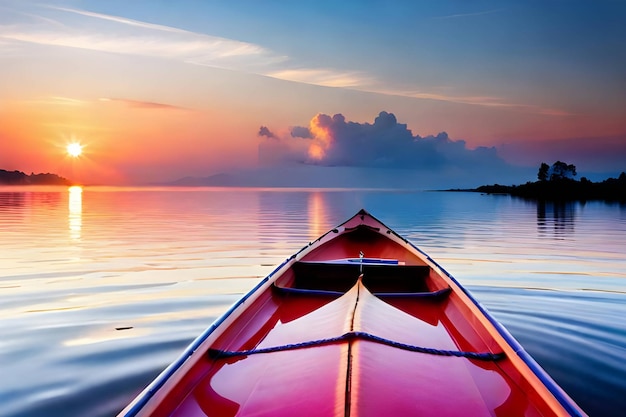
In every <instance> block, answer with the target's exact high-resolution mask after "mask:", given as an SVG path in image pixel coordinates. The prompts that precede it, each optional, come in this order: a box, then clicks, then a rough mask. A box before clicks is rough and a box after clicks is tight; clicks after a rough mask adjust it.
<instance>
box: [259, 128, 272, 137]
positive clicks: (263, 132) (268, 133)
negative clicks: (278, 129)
mask: <svg viewBox="0 0 626 417" xmlns="http://www.w3.org/2000/svg"><path fill="white" fill-rule="evenodd" d="M257 134H258V135H259V136H265V137H268V138H275V137H276V136H275V135H274V134H273V133H272V132H271V131H270V130H269V129H268V128H267V126H261V127H260V128H259V133H257Z"/></svg>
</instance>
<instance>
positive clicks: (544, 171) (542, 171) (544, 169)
mask: <svg viewBox="0 0 626 417" xmlns="http://www.w3.org/2000/svg"><path fill="white" fill-rule="evenodd" d="M549 169H550V165H548V164H546V163H545V162H542V163H541V166H540V167H539V172H538V173H537V178H538V179H539V181H547V180H548V170H549Z"/></svg>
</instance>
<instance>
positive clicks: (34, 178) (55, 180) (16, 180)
mask: <svg viewBox="0 0 626 417" xmlns="http://www.w3.org/2000/svg"><path fill="white" fill-rule="evenodd" d="M0 185H72V182H71V181H70V180H68V179H66V178H63V177H60V176H58V175H56V174H50V173H45V174H34V173H31V174H30V175H28V174H25V173H23V172H22V171H7V170H4V169H0Z"/></svg>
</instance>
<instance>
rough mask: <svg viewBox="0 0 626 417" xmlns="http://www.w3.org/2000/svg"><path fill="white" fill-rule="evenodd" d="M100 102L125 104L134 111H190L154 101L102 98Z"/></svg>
mask: <svg viewBox="0 0 626 417" xmlns="http://www.w3.org/2000/svg"><path fill="white" fill-rule="evenodd" d="M98 100H99V101H103V102H114V103H121V104H125V105H127V106H128V107H131V108H133V109H156V110H188V109H187V108H185V107H180V106H175V105H172V104H165V103H155V102H153V101H141V100H129V99H125V98H105V97H103V98H100V99H98Z"/></svg>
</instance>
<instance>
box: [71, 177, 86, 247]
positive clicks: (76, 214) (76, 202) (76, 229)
mask: <svg viewBox="0 0 626 417" xmlns="http://www.w3.org/2000/svg"><path fill="white" fill-rule="evenodd" d="M68 191H69V203H68V208H69V214H68V222H69V228H70V238H71V239H80V230H81V228H82V225H83V188H82V187H80V186H77V185H76V186H73V187H70V188H69V190H68Z"/></svg>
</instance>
